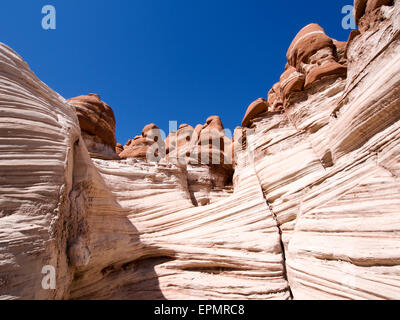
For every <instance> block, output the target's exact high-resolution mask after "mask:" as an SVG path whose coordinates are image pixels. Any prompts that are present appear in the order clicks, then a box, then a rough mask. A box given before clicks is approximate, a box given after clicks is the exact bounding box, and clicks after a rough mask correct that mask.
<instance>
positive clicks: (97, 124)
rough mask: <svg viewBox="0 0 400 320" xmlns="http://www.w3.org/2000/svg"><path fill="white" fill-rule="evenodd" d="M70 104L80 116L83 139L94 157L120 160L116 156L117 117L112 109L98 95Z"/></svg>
mask: <svg viewBox="0 0 400 320" xmlns="http://www.w3.org/2000/svg"><path fill="white" fill-rule="evenodd" d="M68 103H69V104H70V105H71V106H73V107H74V109H75V111H76V114H77V116H78V120H79V125H80V127H81V131H82V137H83V139H84V141H85V144H86V147H87V149H88V151H89V152H90V153H91V155H92V156H93V157H99V158H105V159H118V156H117V155H116V145H117V142H116V138H115V117H114V112H113V110H112V109H111V107H110V106H109V105H108V104H106V103H105V102H103V101H101V98H100V96H99V95H98V94H95V93H91V94H89V95H85V96H79V97H75V98H71V99H69V100H68Z"/></svg>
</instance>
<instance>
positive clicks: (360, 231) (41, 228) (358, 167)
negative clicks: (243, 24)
mask: <svg viewBox="0 0 400 320" xmlns="http://www.w3.org/2000/svg"><path fill="white" fill-rule="evenodd" d="M356 3H357V2H356ZM362 3H364V7H363V9H362V10H361V12H362V15H361V16H360V17H359V18H358V19H359V20H358V21H359V22H360V21H361V22H360V25H361V24H362V20H363V19H365V17H366V15H371V14H378V11H377V10H378V9H379V10H380V11H379V12H380V13H384V17H385V18H384V19H378V20H379V23H378V20H376V21H375V20H374V23H369V24H368V26H369V27H368V28H364V29H362V30H361V29H360V31H359V32H353V33H352V36H351V37H350V40H349V41H348V42H347V43H343V42H339V41H336V40H333V39H331V38H329V37H328V36H327V35H326V34H325V32H324V31H323V29H322V28H321V27H319V26H318V25H315V24H312V25H309V26H306V27H305V28H304V29H302V30H301V31H300V33H299V34H298V35H297V36H296V39H295V40H294V41H293V43H292V44H291V45H290V48H289V50H288V56H287V60H288V63H287V65H286V66H284V72H283V74H282V75H281V77H280V79H279V82H278V83H277V84H275V85H274V86H273V88H272V89H271V90H270V91H269V93H268V99H267V98H260V99H258V100H256V101H255V102H253V103H252V104H250V106H249V107H248V108H247V111H246V109H245V107H244V108H243V113H245V116H244V118H243V123H242V126H241V127H237V128H236V129H235V130H234V132H233V134H232V133H231V134H229V132H228V131H227V130H226V129H225V128H224V126H223V124H222V121H221V119H220V117H218V116H212V117H209V118H208V119H207V120H206V122H205V124H200V125H197V126H195V127H194V126H190V125H188V124H182V125H180V127H179V129H178V130H177V132H173V133H170V135H169V136H168V138H167V139H166V140H165V141H164V140H163V138H164V137H162V134H161V133H160V129H158V127H157V126H156V125H155V124H150V125H148V126H146V127H145V128H144V129H143V131H142V133H141V134H140V135H138V136H137V137H136V138H134V139H132V140H130V141H129V142H128V143H127V144H126V145H125V146H122V145H121V144H117V143H116V141H115V120H114V117H113V113H112V110H111V108H109V107H108V106H107V105H106V104H105V103H104V102H102V101H101V99H100V97H99V96H98V95H93V94H91V95H88V96H81V97H78V98H73V99H70V100H69V101H68V102H67V101H66V100H65V99H64V98H62V97H60V96H59V95H58V94H57V93H55V92H53V91H52V90H51V89H50V88H48V87H47V86H46V85H45V84H43V83H42V82H40V80H39V79H37V78H36V77H35V75H34V74H33V73H32V72H31V71H30V70H29V68H28V66H27V65H26V63H25V62H24V61H23V60H22V58H20V57H19V56H18V55H17V54H16V53H14V52H13V51H12V50H11V49H9V48H8V47H6V46H5V45H0V112H1V114H2V115H3V117H2V118H1V120H0V136H1V140H2V141H3V143H2V144H0V148H1V149H2V152H0V171H1V173H2V174H1V177H2V178H1V181H2V183H1V187H0V203H1V206H0V298H1V299H399V298H400V288H399V283H400V238H399V236H398V235H399V234H400V215H399V213H400V212H399V210H400V180H399V177H400V149H399V140H400V76H399V75H400V50H399V48H400V40H399V37H398V35H399V33H400V24H399V17H400V3H399V2H397V3H396V5H388V3H383V2H382V3H381V2H379V1H371V3H370V2H369V1H364V2H361V1H360V3H357V6H358V5H361V4H362ZM378 4H380V5H378ZM357 8H358V7H357ZM371 8H372V9H371ZM357 12H359V11H357ZM380 13H379V14H380ZM365 21H367V20H365ZM332 70H333V71H332ZM241 116H242V115H238V121H240V119H241ZM134 135H135V133H132V136H134ZM46 266H47V267H49V266H50V267H52V268H54V270H55V271H56V279H55V280H56V283H57V285H56V289H55V290H45V289H44V287H43V286H42V280H43V276H44V275H43V274H42V270H43V267H46Z"/></svg>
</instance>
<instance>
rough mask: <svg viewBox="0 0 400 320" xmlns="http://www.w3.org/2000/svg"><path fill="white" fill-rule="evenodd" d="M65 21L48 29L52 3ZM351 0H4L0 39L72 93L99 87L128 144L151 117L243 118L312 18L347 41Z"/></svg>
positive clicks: (232, 122) (231, 123) (231, 121)
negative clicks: (345, 22) (345, 21)
mask: <svg viewBox="0 0 400 320" xmlns="http://www.w3.org/2000/svg"><path fill="white" fill-rule="evenodd" d="M47 4H50V5H53V6H54V7H55V8H56V10H57V15H56V17H57V29H56V30H47V31H45V30H43V29H42V27H41V20H42V17H43V16H44V15H43V14H42V13H41V10H42V7H43V6H44V5H47ZM348 4H350V5H351V4H353V3H352V0H334V1H321V0H318V1H317V0H303V1H297V0H290V1H271V0H263V1H261V0H229V1H228V0H227V1H223V0H201V1H199V0H140V1H139V0H113V1H110V0H108V1H107V0H97V1H92V0H91V1H89V0H79V1H77V0H68V1H67V0H46V1H40V0H12V1H10V0H3V1H1V4H0V9H1V10H0V30H1V38H0V42H3V43H5V44H7V45H8V46H10V47H11V48H13V49H14V50H15V51H17V52H18V53H19V54H20V55H21V56H22V57H23V58H24V59H25V60H26V61H27V62H28V63H29V65H30V67H31V68H32V70H33V71H34V72H35V73H36V74H37V75H38V77H39V78H40V79H41V80H42V81H44V82H45V83H47V84H48V85H49V86H50V87H51V88H53V89H54V90H55V91H57V92H58V93H60V94H61V95H62V96H64V97H65V98H70V97H74V96H78V95H81V94H87V93H98V94H100V96H101V97H102V99H103V100H104V101H106V102H107V103H108V104H109V105H110V106H111V107H112V108H113V110H114V112H115V116H116V120H117V129H116V134H117V140H118V141H119V142H121V143H122V144H125V142H126V141H127V140H128V139H129V138H132V137H134V136H136V135H137V134H139V133H140V132H141V130H142V128H143V127H144V126H145V125H146V124H148V123H151V122H154V123H155V124H157V125H158V126H159V127H161V128H162V129H164V130H165V131H168V123H169V121H170V120H176V121H178V123H179V124H180V123H188V124H191V125H193V126H194V125H196V124H198V123H204V122H205V120H206V119H207V117H208V116H210V115H219V116H221V118H222V121H223V123H224V125H225V127H226V128H229V129H234V128H235V127H236V126H238V125H240V123H241V120H242V117H243V115H244V113H245V111H246V109H247V107H248V105H249V104H250V103H251V102H252V101H253V100H255V99H257V98H259V97H266V96H267V92H268V90H269V89H270V88H271V87H272V85H273V84H274V83H275V82H277V81H278V80H279V77H280V75H281V73H282V72H283V69H284V65H285V63H286V59H285V55H286V51H287V48H288V47H289V45H290V43H291V41H292V39H293V38H294V36H295V35H296V33H297V32H298V31H299V30H300V29H301V28H302V27H303V26H305V25H307V24H308V23H311V22H315V23H319V24H320V25H321V26H322V27H324V28H325V30H326V32H327V34H328V35H329V36H331V37H333V38H336V39H338V40H342V41H345V40H347V38H348V34H349V32H350V31H349V30H343V29H342V27H341V21H342V18H343V17H344V15H343V14H342V13H341V9H342V7H343V6H344V5H348Z"/></svg>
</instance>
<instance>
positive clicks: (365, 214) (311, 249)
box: [248, 3, 400, 299]
mask: <svg viewBox="0 0 400 320" xmlns="http://www.w3.org/2000/svg"><path fill="white" fill-rule="evenodd" d="M384 10H385V12H386V13H385V14H386V18H385V19H384V20H383V21H380V23H379V24H376V25H374V26H372V27H371V29H368V30H364V31H363V33H361V34H358V35H357V34H355V35H353V37H352V40H351V42H349V43H348V44H347V47H346V50H347V52H346V57H347V63H346V66H347V69H348V70H347V78H345V77H342V76H341V75H340V74H337V75H332V76H329V77H326V78H322V79H320V80H319V81H317V82H315V83H312V81H311V83H312V85H311V86H310V87H308V88H306V87H305V88H304V91H302V92H297V93H293V94H292V95H291V97H290V99H289V103H288V102H286V103H285V113H279V112H273V111H271V112H269V113H268V114H267V115H265V116H264V117H262V119H257V120H256V121H254V123H253V126H252V130H253V131H254V134H253V138H252V139H251V140H250V142H249V145H248V148H250V149H251V150H252V152H254V155H255V156H254V158H255V169H256V173H257V176H258V178H259V181H260V183H261V185H262V189H263V192H264V195H265V198H266V200H267V202H268V204H269V207H270V209H271V211H272V212H273V214H274V215H275V216H276V217H277V221H278V225H279V228H280V230H281V233H282V242H283V244H284V248H285V250H284V253H285V258H286V268H287V278H288V281H289V285H290V288H291V292H292V294H293V298H294V299H398V298H399V297H400V288H399V285H398V283H399V280H400V273H399V270H400V260H399V257H400V238H399V237H398V236H397V235H396V234H397V233H398V230H399V226H400V220H399V219H398V213H399V208H400V202H399V201H400V197H399V192H400V182H399V168H400V149H399V147H398V146H399V138H400V131H399V130H400V125H399V124H400V100H399V97H400V95H399V90H400V77H399V71H400V64H399V61H400V59H399V58H400V56H399V54H400V51H399V45H400V43H399V38H398V34H399V30H400V28H399V23H398V21H399V17H400V14H399V12H400V11H399V10H400V9H399V3H397V5H396V6H394V7H386V8H385V9H384ZM310 30H312V29H310ZM310 30H308V31H310ZM306 31H307V29H306ZM308 31H307V32H305V33H304V32H303V34H306V33H308ZM314 31H315V32H319V33H315V34H319V35H320V36H321V37H322V38H321V43H323V44H321V45H319V46H317V47H316V48H314V49H315V50H313V51H316V52H318V51H320V50H326V49H329V50H328V51H327V56H328V53H329V54H330V52H331V51H330V50H331V49H332V43H331V42H330V41H329V39H327V38H326V37H325V36H324V34H323V33H322V32H321V30H320V29H318V28H316V29H314ZM301 34H302V33H301ZM322 40H323V41H325V42H323V41H322ZM300 42H301V41H300ZM300 42H299V43H300ZM297 46H298V45H295V46H293V44H292V46H291V47H292V48H296V47H297ZM336 46H337V45H336ZM300 47H301V46H300ZM341 47H342V48H343V46H341ZM321 48H322V49H321ZM304 50H305V49H304ZM342 50H343V49H341V50H338V47H337V51H338V53H341V55H343V51H342ZM290 51H291V50H289V52H290ZM293 52H296V50H293ZM304 52H305V51H304ZM307 55H308V54H305V53H303V51H302V50H298V52H297V53H296V54H293V55H290V54H289V58H290V57H295V56H296V57H297V59H300V60H299V61H298V60H297V59H293V60H292V62H291V64H292V65H294V64H295V62H296V63H298V64H297V66H298V67H300V68H303V67H304V66H303V65H302V63H304V64H306V65H307V66H308V65H309V64H310V63H309V62H310V61H311V60H310V59H309V60H307V59H306V58H302V57H304V56H307ZM310 57H311V55H310ZM338 58H339V59H338V63H339V61H340V54H338ZM342 59H343V58H342ZM303 70H305V71H306V73H305V74H306V75H307V77H308V76H309V75H310V74H312V70H313V69H312V68H311V69H310V70H308V69H307V68H303ZM307 72H308V73H307ZM306 82H307V81H306ZM280 85H281V86H282V84H280ZM286 101H287V100H286Z"/></svg>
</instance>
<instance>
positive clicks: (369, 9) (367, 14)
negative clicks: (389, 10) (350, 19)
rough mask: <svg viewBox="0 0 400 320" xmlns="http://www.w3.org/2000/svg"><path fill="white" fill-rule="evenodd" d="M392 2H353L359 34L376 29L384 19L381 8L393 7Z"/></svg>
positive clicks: (362, 0)
mask: <svg viewBox="0 0 400 320" xmlns="http://www.w3.org/2000/svg"><path fill="white" fill-rule="evenodd" d="M393 2H394V1H393V0H354V11H355V18H356V23H357V25H358V26H359V28H360V31H361V32H364V31H367V30H368V29H370V28H373V27H376V26H377V25H378V24H379V23H380V22H381V21H382V20H384V19H386V17H385V12H383V11H382V10H381V7H382V6H393Z"/></svg>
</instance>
